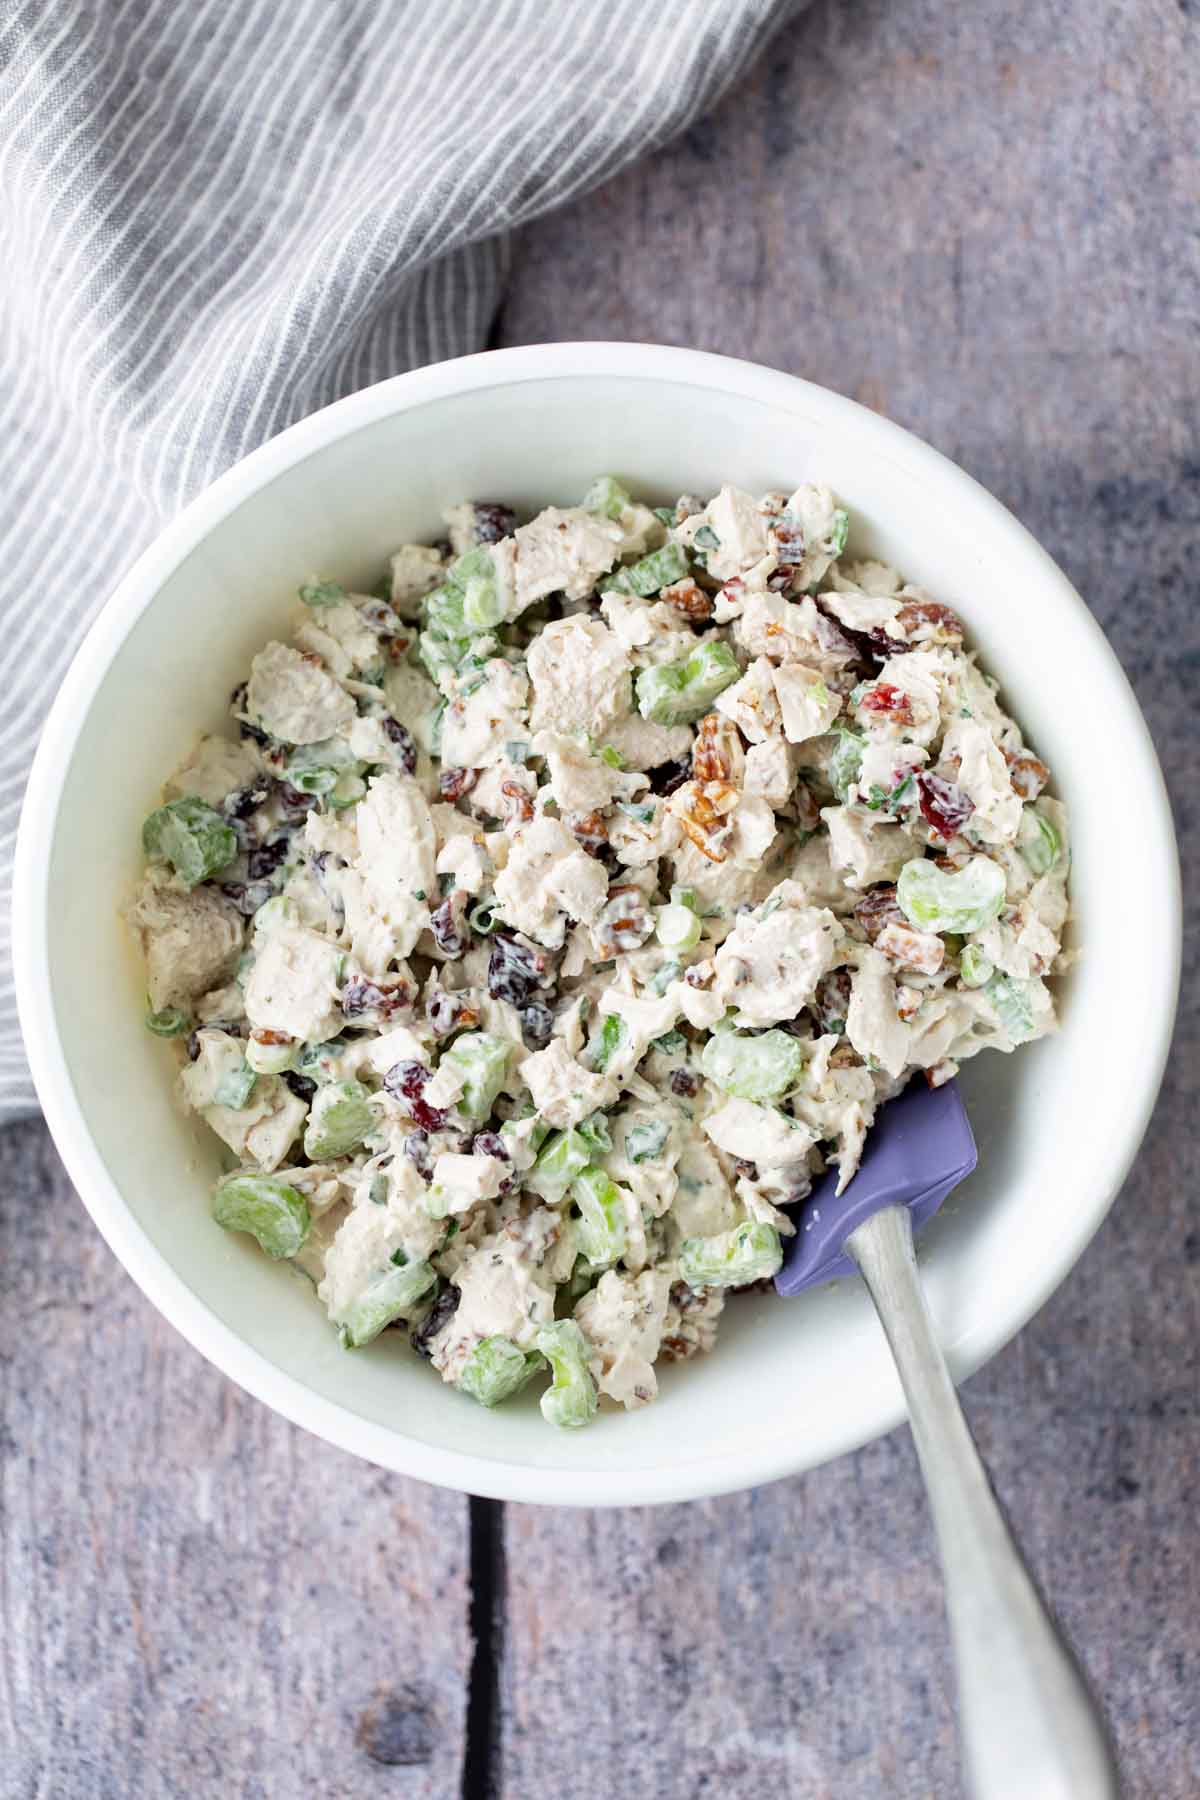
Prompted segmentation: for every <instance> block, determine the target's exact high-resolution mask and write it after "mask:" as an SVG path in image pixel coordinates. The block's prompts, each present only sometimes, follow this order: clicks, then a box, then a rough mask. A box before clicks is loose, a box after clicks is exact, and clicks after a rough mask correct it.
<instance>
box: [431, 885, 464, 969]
mask: <svg viewBox="0 0 1200 1800" xmlns="http://www.w3.org/2000/svg"><path fill="white" fill-rule="evenodd" d="M467 899H468V895H467V891H466V889H465V888H453V889H452V890H451V892H450V893H448V894H447V895H446V898H445V899H444V900H443V901H442V904H441V905H440V906H439V907H437V908H435V910H434V912H433V913H432V914H431V916H430V920H429V929H430V931H432V933H433V936H434V941H435V942H436V944H437V947H438V949H439V950H440V951H441V953H442V955H443V956H448V957H451V958H457V957H460V956H465V955H466V952H467V950H468V949H469V947H470V943H471V934H470V932H469V930H468V929H467Z"/></svg>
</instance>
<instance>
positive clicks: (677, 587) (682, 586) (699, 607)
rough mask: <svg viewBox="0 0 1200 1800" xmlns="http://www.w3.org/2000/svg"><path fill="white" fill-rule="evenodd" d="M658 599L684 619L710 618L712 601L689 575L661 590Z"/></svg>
mask: <svg viewBox="0 0 1200 1800" xmlns="http://www.w3.org/2000/svg"><path fill="white" fill-rule="evenodd" d="M658 597H659V599H660V600H665V601H666V603H667V605H668V606H673V607H674V608H675V611H676V612H677V613H682V614H683V616H684V618H685V619H698V620H699V619H711V618H712V609H713V603H712V600H711V599H710V598H709V596H708V595H707V594H706V593H705V592H704V589H703V588H702V587H701V586H700V585H699V583H698V582H695V581H693V580H692V578H691V576H690V575H688V576H685V578H684V579H683V580H682V581H674V582H672V583H671V586H670V587H665V588H663V589H662V590H661V592H660V593H659V596H658Z"/></svg>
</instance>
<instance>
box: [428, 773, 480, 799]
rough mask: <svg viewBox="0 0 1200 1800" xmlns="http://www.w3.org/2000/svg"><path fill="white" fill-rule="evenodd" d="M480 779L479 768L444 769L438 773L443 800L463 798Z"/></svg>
mask: <svg viewBox="0 0 1200 1800" xmlns="http://www.w3.org/2000/svg"><path fill="white" fill-rule="evenodd" d="M478 780H479V770H478V769H442V771H441V772H440V774H439V775H438V787H439V788H440V789H441V792H442V798H443V800H461V799H462V797H463V795H464V794H469V793H470V791H471V789H472V788H473V787H474V786H475V783H476V782H477V781H478Z"/></svg>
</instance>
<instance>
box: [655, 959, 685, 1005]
mask: <svg viewBox="0 0 1200 1800" xmlns="http://www.w3.org/2000/svg"><path fill="white" fill-rule="evenodd" d="M682 974H683V964H682V963H681V962H676V961H675V960H674V959H672V960H671V961H670V962H665V963H664V964H663V966H662V968H661V969H656V970H655V971H654V974H653V975H652V976H651V977H650V980H649V982H648V984H647V985H648V986H649V989H650V992H651V993H652V994H657V995H658V996H659V998H660V999H661V998H662V996H663V995H664V994H665V993H666V991H667V989H668V988H669V987H670V985H671V983H672V982H673V981H678V980H679V977H680V976H681V975H682Z"/></svg>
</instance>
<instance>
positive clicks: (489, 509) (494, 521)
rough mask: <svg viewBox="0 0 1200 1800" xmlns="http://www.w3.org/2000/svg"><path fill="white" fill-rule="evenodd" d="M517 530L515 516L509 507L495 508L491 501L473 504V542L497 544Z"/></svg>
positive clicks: (480, 501)
mask: <svg viewBox="0 0 1200 1800" xmlns="http://www.w3.org/2000/svg"><path fill="white" fill-rule="evenodd" d="M516 529H517V515H516V513H515V512H514V511H513V510H512V508H511V506H497V505H496V503H495V502H494V501H491V500H477V501H476V502H475V542H476V543H477V544H498V543H499V542H500V539H501V538H506V537H511V536H512V534H513V532H514V531H515V530H516Z"/></svg>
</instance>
